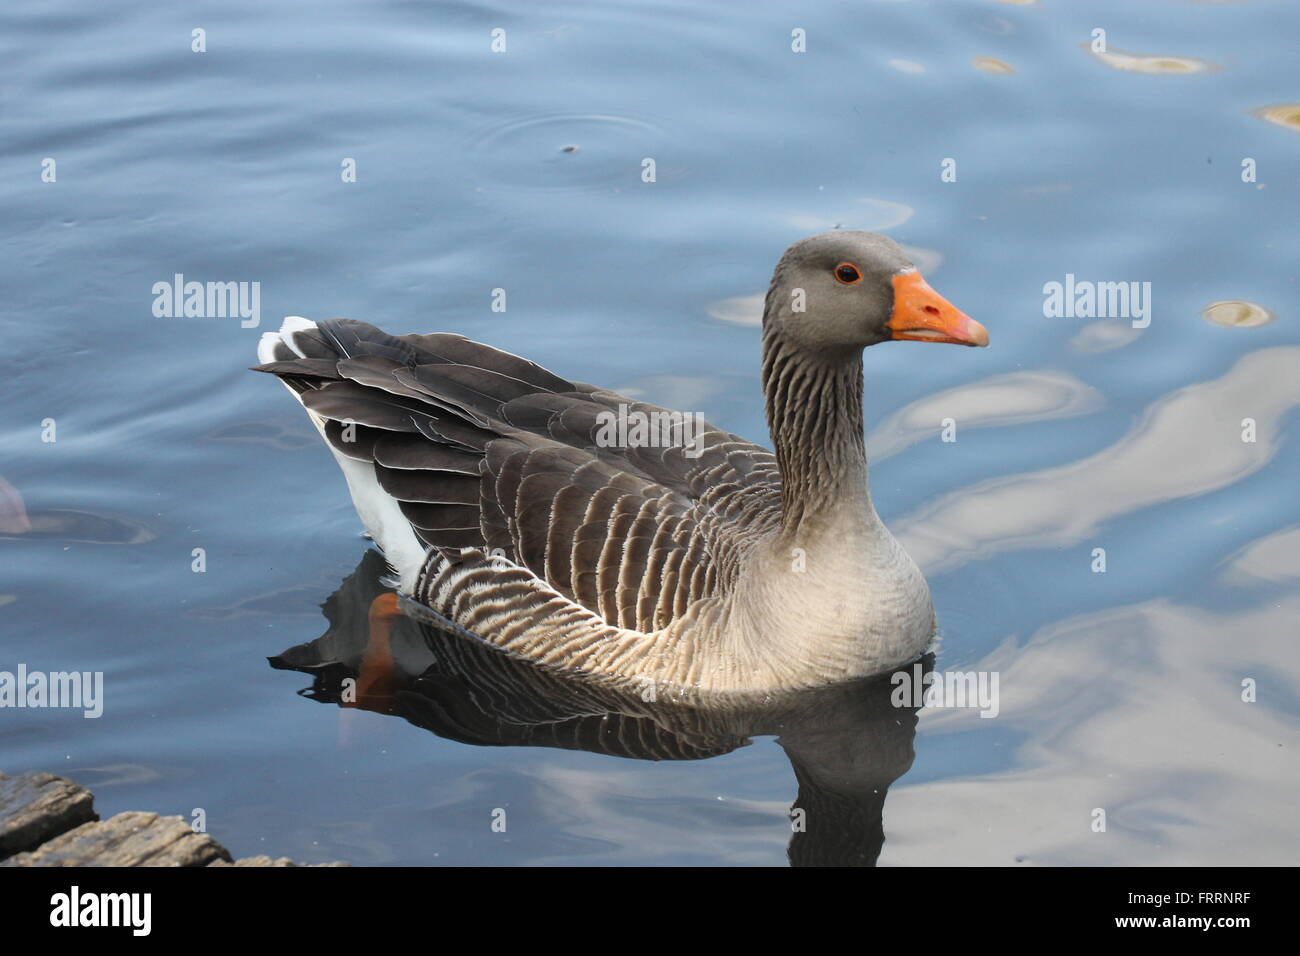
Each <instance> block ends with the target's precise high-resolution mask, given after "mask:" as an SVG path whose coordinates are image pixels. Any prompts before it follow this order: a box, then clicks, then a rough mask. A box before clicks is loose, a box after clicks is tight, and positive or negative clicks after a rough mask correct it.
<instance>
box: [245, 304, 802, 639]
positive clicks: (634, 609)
mask: <svg viewBox="0 0 1300 956" xmlns="http://www.w3.org/2000/svg"><path fill="white" fill-rule="evenodd" d="M293 344H294V346H295V349H296V351H295V350H293V349H289V348H287V347H279V346H277V351H276V353H275V355H274V359H275V360H274V361H271V362H269V363H265V364H263V365H260V366H257V367H256V368H257V370H258V371H265V372H270V373H273V374H275V375H277V376H279V377H280V378H281V379H282V380H284V381H285V383H286V384H288V385H289V386H290V388H292V389H294V390H295V391H296V392H298V394H299V398H300V399H301V400H302V402H303V404H304V405H305V406H306V407H307V408H308V409H309V410H310V411H312V412H313V413H314V414H315V415H317V416H319V417H320V418H321V419H323V420H324V422H325V427H324V434H325V438H326V440H327V441H328V442H329V443H330V445H331V446H332V447H333V448H334V449H335V450H336V451H337V452H338V453H339V454H342V455H344V456H346V457H348V458H351V459H354V460H356V461H360V462H367V463H370V464H371V465H372V466H373V468H374V471H375V476H376V478H377V480H378V482H379V484H380V486H381V487H382V488H383V490H384V491H385V492H387V493H388V494H389V495H391V496H392V497H393V498H394V499H396V501H397V502H398V503H399V506H400V508H401V511H402V513H403V515H404V516H405V517H406V519H407V520H408V521H409V522H410V524H411V526H412V528H413V530H414V532H415V534H416V535H417V537H418V538H419V540H420V541H421V542H422V543H423V544H424V545H426V546H427V547H432V548H438V549H442V550H445V549H459V548H467V547H474V548H481V549H483V550H484V551H486V552H488V553H494V554H499V555H503V556H504V557H506V558H508V559H509V560H511V561H513V562H515V563H517V564H519V565H521V566H523V567H525V568H527V569H528V570H529V571H531V572H532V573H533V574H534V575H536V576H537V577H538V578H540V579H542V580H543V581H545V582H546V583H547V584H549V585H550V587H551V588H553V589H554V590H555V591H557V592H559V593H560V594H562V595H564V596H565V597H567V598H569V599H570V600H572V601H574V602H576V603H578V604H580V605H582V606H583V607H586V608H587V609H589V610H591V611H593V612H595V613H596V614H598V615H599V616H600V617H601V618H603V619H604V620H605V622H606V623H608V624H610V625H613V626H616V627H622V628H629V629H633V630H638V631H650V630H654V629H657V628H660V627H663V626H665V625H667V624H668V623H670V622H671V621H672V620H673V619H674V618H676V617H677V616H679V615H680V614H682V613H684V612H685V610H686V608H687V607H689V606H690V604H692V603H693V602H695V601H697V600H699V599H701V598H704V597H709V596H712V595H716V594H719V593H721V592H722V591H724V590H726V589H727V588H728V587H730V586H731V584H732V583H733V582H734V580H735V578H736V575H737V573H738V570H739V559H740V557H741V556H742V554H743V552H744V548H745V544H746V542H747V541H749V540H751V539H752V537H753V536H755V535H761V534H764V533H766V532H768V531H770V530H772V529H773V528H775V527H776V526H777V525H778V524H779V514H780V479H779V472H778V471H777V467H776V460H775V457H774V456H773V455H772V453H771V452H770V451H767V450H766V449H763V448H761V447H759V446H756V445H754V444H751V443H750V442H747V441H745V440H744V439H742V438H738V437H737V436H735V435H732V434H730V433H727V432H724V431H722V430H721V429H718V428H715V427H713V426H712V425H709V424H708V423H707V422H698V421H697V422H694V423H692V424H694V425H695V427H694V428H691V427H689V426H686V424H685V420H684V419H683V418H681V416H674V413H671V412H669V411H668V410H666V409H662V408H658V407H656V406H651V405H647V404H645V403H642V402H636V401H633V400H631V399H628V398H625V397H623V396H621V395H618V394H616V393H614V392H609V391H605V390H603V389H599V388H596V387H594V386H591V385H585V384H582V383H578V382H571V381H568V380H565V379H562V378H560V377H559V376H557V375H555V374H553V373H551V372H549V371H547V370H546V369H544V368H542V367H541V366H539V365H537V364H535V363H533V362H529V361H527V360H526V359H522V358H520V357H518V356H516V355H511V354H510V353H507V352H502V351H500V350H498V349H495V348H492V347H491V346H487V345H482V344H480V343H477V342H473V341H471V340H469V339H467V338H464V337H463V336H460V335H453V334H449V333H436V334H432V335H402V336H392V335H388V334H386V333H384V332H382V331H381V330H379V329H377V328H375V327H374V326H372V325H369V324H367V323H364V322H358V321H355V320H350V319H331V320H329V321H326V322H322V323H320V324H319V325H317V326H315V327H314V328H308V329H303V330H299V331H297V332H295V333H294V336H293ZM299 353H301V354H299ZM620 418H622V419H623V420H624V421H631V422H636V421H638V420H639V421H642V422H647V421H648V422H658V423H660V424H661V425H662V426H663V427H661V428H659V429H658V430H657V431H655V432H654V434H655V437H656V439H658V440H657V441H655V442H654V443H653V444H652V443H648V442H645V441H631V442H627V441H624V442H622V443H620V442H619V441H618V440H617V439H618V438H625V437H627V436H626V433H619V431H618V426H617V423H618V421H619V419H620ZM665 423H667V424H665ZM674 423H675V424H674ZM611 429H612V433H613V435H614V437H615V441H613V442H611V441H610V440H609V439H610V436H611Z"/></svg>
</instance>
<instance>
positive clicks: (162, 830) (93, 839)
mask: <svg viewBox="0 0 1300 956" xmlns="http://www.w3.org/2000/svg"><path fill="white" fill-rule="evenodd" d="M217 860H226V861H229V860H230V853H229V852H228V851H227V850H226V848H225V847H223V846H221V844H219V843H217V842H216V841H215V840H213V839H212V838H211V837H210V836H208V835H207V834H206V833H195V832H194V831H193V830H192V829H191V828H190V826H189V825H188V824H187V823H186V822H185V821H184V820H182V819H181V818H180V817H160V816H159V815H158V814H156V813H139V812H131V813H119V814H118V815H117V816H115V817H112V818H110V819H108V820H105V821H103V822H102V823H83V824H82V825H81V826H79V827H77V828H76V829H74V830H69V831H68V832H67V833H64V834H62V835H61V836H57V837H55V838H54V839H52V840H49V841H48V842H46V843H45V844H43V845H42V846H41V847H40V848H39V849H37V850H33V851H31V852H28V853H19V854H18V855H17V856H12V857H10V858H9V859H7V860H5V861H3V862H0V866H207V865H208V864H209V863H213V862H215V861H217Z"/></svg>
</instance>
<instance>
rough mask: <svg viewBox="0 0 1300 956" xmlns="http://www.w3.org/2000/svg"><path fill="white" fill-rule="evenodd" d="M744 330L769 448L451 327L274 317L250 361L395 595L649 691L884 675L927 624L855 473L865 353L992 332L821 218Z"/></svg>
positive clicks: (863, 238)
mask: <svg viewBox="0 0 1300 956" xmlns="http://www.w3.org/2000/svg"><path fill="white" fill-rule="evenodd" d="M762 335H763V366H762V386H763V394H764V398H765V410H766V414H767V421H768V426H769V429H770V431H771V436H772V443H773V446H774V449H775V450H774V451H768V450H767V449H765V448H762V447H760V446H758V445H754V444H752V443H750V442H748V441H745V440H744V439H743V438H739V437H737V436H736V435H732V434H729V433H727V432H725V431H722V430H721V429H718V428H715V427H713V426H712V425H709V424H708V423H707V422H699V421H698V419H697V418H695V417H692V416H683V415H681V414H680V413H675V412H670V411H668V410H666V409H662V408H658V407H655V406H652V405H647V404H644V403H642V402H637V401H633V400H631V399H629V398H625V397H623V396H621V395H618V394H616V393H614V392H609V391H606V390H604V389H601V388H599V387H597V386H593V385H585V384H582V383H579V382H571V381H568V380H566V379H563V378H560V377H559V376H558V375H555V374H553V373H552V372H549V371H547V370H546V369H544V368H542V367H541V366H539V365H536V364H534V363H533V362H529V361H527V360H526V359H523V358H520V357H518V356H516V355H512V354H510V353H508V352H503V351H500V350H498V349H495V348H492V347H491V346H487V345H482V344H480V343H478V342H473V341H471V340H469V339H467V338H465V337H463V336H460V335H453V334H449V333H434V334H431V335H401V336H392V335H388V334H386V333H384V332H382V331H380V330H379V329H377V328H375V327H374V326H372V325H369V324H367V323H364V322H359V321H355V320H351V319H330V320H327V321H323V322H319V323H316V322H310V321H308V320H306V319H303V318H299V317H290V318H287V319H286V320H285V322H284V325H283V326H282V327H281V329H280V331H279V332H268V333H265V334H264V335H263V336H262V340H261V342H260V343H259V345H258V359H259V362H260V363H261V364H259V365H258V366H255V369H256V370H257V371H262V372H269V373H272V374H274V375H276V376H278V377H279V378H280V380H281V381H282V382H283V383H284V384H285V385H286V386H287V387H288V388H289V389H290V391H291V392H292V393H293V394H294V395H295V396H296V397H297V398H298V400H299V401H300V402H301V403H302V404H303V406H304V407H305V408H306V410H307V414H308V415H309V416H310V418H311V420H312V422H313V423H314V424H315V425H316V427H317V429H318V430H319V431H320V433H321V435H322V437H323V438H324V439H325V441H326V443H327V444H328V446H329V448H330V450H331V451H332V452H333V453H334V456H335V458H336V459H337V460H338V463H339V465H340V467H341V468H342V470H343V474H344V476H345V478H346V479H347V483H348V488H349V490H350V491H351V494H352V500H353V503H354V504H355V506H356V509H357V512H358V514H359V516H360V518H361V520H362V522H363V523H364V524H365V526H366V528H367V530H368V531H369V533H370V535H371V537H372V538H373V539H374V541H375V543H376V544H377V545H378V546H379V548H380V549H381V550H382V551H383V553H384V557H385V559H386V560H387V562H388V564H389V565H390V566H391V567H392V569H393V572H394V574H395V576H396V579H397V580H396V586H397V588H398V590H399V592H400V593H401V594H402V595H403V598H404V600H403V602H402V607H403V609H405V610H406V611H407V612H408V613H413V614H416V615H428V618H429V619H430V620H432V621H435V622H437V623H438V624H440V625H442V626H445V627H446V628H448V629H450V630H452V631H454V632H458V633H460V634H462V635H467V636H470V637H472V638H474V639H477V640H480V641H485V642H487V643H489V644H492V645H495V646H496V647H498V648H500V649H502V650H504V651H506V652H508V653H511V654H514V655H516V656H519V657H523V658H527V659H530V660H532V661H535V662H537V663H539V664H541V665H545V666H551V667H557V668H561V669H564V670H567V671H577V672H583V673H586V674H589V675H593V676H597V677H602V678H613V679H617V680H628V681H634V682H638V683H644V684H646V685H648V686H660V687H664V688H665V690H666V691H669V689H670V688H673V689H679V690H678V692H680V690H687V689H691V688H698V689H701V690H708V691H722V692H742V693H743V692H770V691H775V690H783V689H793V688H800V687H809V686H814V685H820V684H827V683H833V682H838V681H844V680H850V679H853V678H857V677H863V676H868V675H871V674H877V673H881V672H883V671H886V670H889V669H891V668H893V667H896V666H899V665H901V664H904V663H906V662H908V661H910V660H912V659H914V658H916V657H918V656H919V655H920V654H921V653H922V652H923V651H924V650H925V648H926V646H927V645H928V644H929V642H930V640H931V638H932V636H933V634H934V626H935V625H934V611H933V608H932V605H931V601H930V592H929V588H928V586H927V585H926V582H925V578H924V577H923V576H922V575H921V572H920V570H919V569H918V568H917V566H916V565H915V564H914V563H913V561H912V560H911V559H910V558H909V557H908V556H907V554H906V553H905V552H904V551H903V549H902V547H901V546H900V545H899V544H898V542H897V541H896V540H895V539H894V537H893V535H891V534H890V533H889V531H888V529H887V528H886V527H885V525H884V523H883V522H882V521H881V520H880V518H879V516H878V515H877V514H876V510H875V508H874V507H873V505H872V502H871V496H870V493H869V491H868V486H867V461H866V452H865V448H864V439H863V421H862V354H863V349H864V348H866V347H867V346H869V345H875V344H877V343H880V342H885V341H888V340H892V339H904V340H915V341H923V342H951V343H956V344H960V345H987V344H988V333H987V332H986V331H985V330H984V327H983V326H981V325H980V324H979V323H978V322H975V321H974V320H973V319H971V318H969V317H968V316H966V315H965V314H964V313H962V312H961V311H959V310H958V309H956V308H955V307H954V306H952V305H951V304H950V303H949V302H948V301H947V300H945V299H944V298H942V297H941V296H940V295H939V294H938V293H937V292H935V291H934V290H933V289H932V288H930V286H929V285H927V284H926V282H925V281H924V279H922V278H921V276H920V275H919V274H918V273H917V271H916V269H915V267H914V266H913V265H912V263H911V262H910V261H908V259H907V257H906V255H905V254H904V253H903V251H902V249H901V248H900V247H899V246H898V245H897V243H895V242H894V241H893V240H891V239H889V238H887V237H885V236H881V235H877V234H875V233H869V232H851V231H837V232H828V233H823V234H821V235H817V236H812V237H810V238H807V239H803V240H801V241H799V242H796V243H795V244H794V245H792V246H791V247H790V248H789V249H787V250H786V252H785V254H784V255H783V256H782V257H781V260H780V262H779V263H778V264H777V267H776V270H775V272H774V273H773V276H772V283H771V286H770V287H769V289H768V292H767V297H766V302H765V306H764V312H763V333H762ZM646 423H650V427H646ZM393 610H394V609H393V608H390V609H389V612H390V613H392V612H393ZM670 692H671V691H670Z"/></svg>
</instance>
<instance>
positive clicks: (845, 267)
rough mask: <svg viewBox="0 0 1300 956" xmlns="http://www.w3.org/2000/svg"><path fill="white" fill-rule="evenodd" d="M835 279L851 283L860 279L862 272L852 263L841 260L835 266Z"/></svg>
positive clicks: (846, 283)
mask: <svg viewBox="0 0 1300 956" xmlns="http://www.w3.org/2000/svg"><path fill="white" fill-rule="evenodd" d="M835 279H836V280H837V281H839V282H843V283H844V284H845V285H853V283H855V282H861V281H862V273H861V272H859V271H858V267H857V266H855V265H854V264H853V263H851V262H841V263H840V264H839V265H837V266H836V267H835Z"/></svg>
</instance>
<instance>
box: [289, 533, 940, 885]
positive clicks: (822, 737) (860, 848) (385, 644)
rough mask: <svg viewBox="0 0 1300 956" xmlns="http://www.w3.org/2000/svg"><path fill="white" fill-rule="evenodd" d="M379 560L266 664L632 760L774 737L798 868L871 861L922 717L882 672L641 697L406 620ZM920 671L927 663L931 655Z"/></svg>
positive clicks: (694, 755) (323, 691)
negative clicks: (783, 763) (789, 798)
mask: <svg viewBox="0 0 1300 956" xmlns="http://www.w3.org/2000/svg"><path fill="white" fill-rule="evenodd" d="M384 570H385V567H384V559H383V558H382V557H380V555H379V554H378V553H377V552H375V551H367V552H366V555H365V557H364V558H363V559H362V561H361V564H360V565H359V566H358V568H357V570H356V571H355V572H354V573H353V574H352V575H351V576H350V577H348V578H347V579H346V580H345V581H344V582H343V585H342V586H341V587H340V588H339V590H338V591H336V592H335V593H334V594H333V595H331V596H330V598H329V599H328V600H327V601H326V602H325V605H324V610H325V615H326V617H327V618H328V619H329V622H330V626H329V628H328V630H326V632H325V633H324V634H323V635H321V636H320V637H318V638H317V639H316V640H314V641H311V642H309V643H306V644H300V645H298V646H296V647H291V648H289V649H288V650H286V651H285V652H284V653H283V654H281V655H280V656H278V657H273V658H271V663H272V665H273V666H275V667H277V668H280V669H285V670H297V671H302V672H304V673H308V674H312V675H313V677H314V683H313V686H312V687H311V689H310V690H308V691H305V692H304V693H305V695H306V696H309V697H312V698H313V699H315V700H318V701H321V702H323V703H334V704H340V705H341V706H345V707H359V708H362V709H365V710H371V711H376V712H379V713H384V714H391V715H394V716H399V717H402V718H404V719H405V720H408V721H410V722H411V723H412V724H415V725H416V726H419V727H423V728H425V729H427V730H430V731H432V732H433V733H435V734H437V735H438V736H440V737H446V738H449V739H451V740H458V741H461V742H463V743H469V744H475V745H478V746H511V747H521V746H524V747H526V746H532V747H558V748H562V749H566V750H585V751H591V752H593V753H602V754H609V755H612V756H617V757H628V758H633V759H639V760H697V759H703V758H707V757H713V756H718V755H720V754H725V753H728V752H730V751H732V750H735V749H736V748H737V747H742V746H745V745H746V744H748V743H749V739H748V738H749V737H751V736H755V735H769V734H772V735H777V737H778V742H779V743H780V744H781V746H782V748H784V750H785V752H786V755H787V756H788V757H789V758H790V763H791V765H792V766H793V768H794V772H795V776H796V778H797V779H798V781H799V795H798V797H797V798H796V800H795V802H794V804H793V806H792V808H791V813H792V824H791V828H792V831H793V836H792V839H791V841H790V849H789V854H790V860H791V862H792V863H794V864H796V865H827V864H840V865H872V864H874V862H875V860H876V857H877V856H878V855H879V853H880V848H881V844H882V843H883V841H884V832H883V828H882V821H881V813H882V809H883V806H884V802H885V794H886V792H887V791H888V789H889V787H890V785H891V784H892V783H893V782H894V781H895V780H896V779H898V778H899V777H900V776H902V775H903V774H904V773H906V772H907V770H908V769H909V768H910V767H911V765H912V758H913V751H912V741H913V738H914V737H915V734H916V711H915V710H914V709H912V708H909V707H894V706H892V704H891V701H890V697H891V691H892V690H893V689H894V688H893V686H892V685H891V683H890V680H889V679H888V678H887V677H876V678H870V679H867V680H860V681H854V682H850V683H844V684H839V685H835V686H833V687H825V688H817V689H812V690H804V691H788V692H784V693H781V694H775V695H772V694H764V695H753V696H749V697H742V696H739V695H734V694H727V695H718V694H710V693H708V692H695V693H693V694H691V695H690V697H689V701H687V700H682V699H678V700H670V699H667V698H666V697H663V696H660V697H659V699H657V700H647V699H646V697H647V696H651V695H649V694H647V693H646V688H644V687H641V688H638V687H635V686H634V687H632V688H631V689H630V690H620V689H618V688H617V687H615V686H613V685H612V684H611V683H610V682H597V683H593V682H592V681H591V679H589V678H586V677H583V676H580V675H574V674H564V673H561V672H558V671H555V670H552V669H548V668H543V667H538V666H537V665H535V664H533V663H531V662H529V661H523V660H519V659H517V658H515V657H513V656H510V655H508V654H503V653H501V652H500V651H498V650H496V649H495V648H492V647H490V646H487V645H484V644H483V643H482V642H479V641H474V640H470V639H467V638H465V637H463V636H460V635H457V634H453V633H450V632H449V631H447V630H445V629H441V628H435V627H431V626H429V625H427V624H424V623H421V622H419V621H416V620H413V619H411V618H409V617H406V616H403V615H400V614H391V613H384V611H383V609H384V608H385V607H386V606H388V605H391V603H392V602H391V600H388V598H391V592H387V597H386V592H385V590H384V587H383V584H382V583H381V581H380V577H381V575H382V574H383V572H384ZM925 660H926V663H927V666H928V664H929V663H930V661H931V659H930V658H928V657H927V658H926V659H925Z"/></svg>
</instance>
